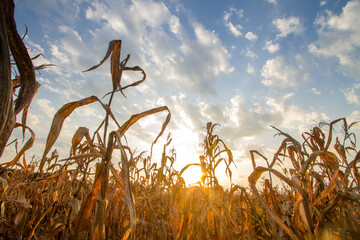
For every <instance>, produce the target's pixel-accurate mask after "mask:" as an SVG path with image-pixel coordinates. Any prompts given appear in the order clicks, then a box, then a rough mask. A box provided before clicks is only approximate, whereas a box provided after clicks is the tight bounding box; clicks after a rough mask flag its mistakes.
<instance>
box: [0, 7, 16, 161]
mask: <svg viewBox="0 0 360 240" xmlns="http://www.w3.org/2000/svg"><path fill="white" fill-rule="evenodd" d="M2 5H5V1H1V3H0V11H2V7H3V6H2ZM0 79H1V80H0V157H1V155H2V153H3V151H4V148H5V146H6V142H7V140H8V139H9V137H10V135H11V132H12V130H13V128H14V125H15V115H14V106H13V88H12V83H11V72H10V55H9V49H8V38H7V33H6V25H5V20H4V14H2V13H1V14H0Z"/></svg>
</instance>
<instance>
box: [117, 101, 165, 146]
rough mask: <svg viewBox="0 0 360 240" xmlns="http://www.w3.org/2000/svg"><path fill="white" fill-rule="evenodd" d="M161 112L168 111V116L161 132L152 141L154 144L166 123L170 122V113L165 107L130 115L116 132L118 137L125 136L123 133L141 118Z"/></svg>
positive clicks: (163, 129)
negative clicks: (118, 134)
mask: <svg viewBox="0 0 360 240" xmlns="http://www.w3.org/2000/svg"><path fill="white" fill-rule="evenodd" d="M162 111H168V115H167V116H166V119H165V121H164V123H163V125H162V128H161V131H160V133H159V134H158V136H157V137H156V139H155V140H154V143H156V141H157V140H158V139H159V137H160V136H161V135H162V134H163V133H164V131H165V128H166V126H167V125H168V123H169V122H170V119H171V113H170V110H169V108H168V107H167V106H163V107H158V108H153V109H150V110H147V111H145V112H142V113H138V114H135V115H132V116H131V117H130V119H129V120H127V121H126V122H125V123H124V124H123V125H122V126H121V127H120V128H119V129H118V130H117V132H119V133H120V136H123V135H124V134H125V132H126V131H127V130H128V129H129V128H130V127H131V126H132V125H133V124H134V123H136V122H137V121H138V120H140V119H141V118H143V117H146V116H149V115H152V114H155V113H158V112H162Z"/></svg>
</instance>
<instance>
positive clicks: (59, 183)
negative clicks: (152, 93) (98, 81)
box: [0, 40, 360, 239]
mask: <svg viewBox="0 0 360 240" xmlns="http://www.w3.org/2000/svg"><path fill="white" fill-rule="evenodd" d="M120 53H121V41H118V40H116V41H112V42H110V44H109V48H108V51H107V53H106V55H105V57H104V59H103V60H102V61H101V62H100V63H99V64H98V65H95V66H94V67H92V68H90V69H89V70H88V71H91V70H94V69H96V68H97V67H98V66H100V65H101V64H103V63H104V62H105V61H106V60H107V58H109V57H110V59H111V64H110V68H111V75H112V83H113V89H112V91H111V92H109V93H108V94H107V96H108V98H109V100H108V103H103V102H102V100H100V99H99V98H98V97H96V96H91V97H88V98H85V99H81V100H79V101H74V102H71V103H67V104H65V105H64V106H63V107H61V108H60V109H59V110H58V111H57V113H56V114H55V116H54V118H53V122H52V125H51V129H50V132H49V135H48V138H47V141H46V146H45V150H44V153H43V156H42V158H41V159H40V160H38V161H36V160H34V159H33V160H32V161H30V162H28V161H27V160H26V158H25V154H24V153H25V152H26V151H27V150H28V149H29V148H31V147H32V145H33V142H34V139H35V133H34V132H33V131H32V130H31V129H30V128H28V127H27V126H26V121H24V120H23V122H22V124H20V123H17V124H16V125H14V127H22V128H23V130H24V131H29V132H30V134H31V137H30V139H28V140H27V142H26V143H25V144H24V146H23V148H22V149H21V150H20V151H19V152H18V154H17V155H16V156H15V157H14V159H12V160H10V161H8V162H7V163H5V164H2V166H1V169H0V214H1V216H0V239H358V236H360V232H359V229H360V216H359V212H360V211H359V210H360V209H359V202H360V195H359V181H360V175H359V172H358V166H359V161H360V160H359V159H360V153H359V151H358V150H357V149H356V136H355V134H354V133H352V132H351V131H352V128H353V127H354V124H350V125H348V124H347V121H346V119H338V120H335V121H333V122H331V123H330V124H323V123H322V124H320V125H319V126H316V127H314V128H313V129H311V130H310V131H309V132H305V133H303V135H302V136H303V139H302V143H300V142H298V141H297V140H295V139H294V138H293V137H291V136H290V135H288V134H286V133H284V132H282V131H281V130H278V129H276V128H275V129H276V130H277V131H278V134H279V135H281V136H282V137H284V140H283V142H282V143H281V145H280V147H279V149H278V151H277V152H276V153H275V154H274V156H273V158H272V160H271V161H269V160H268V158H266V157H265V156H263V155H262V154H261V153H259V152H257V151H256V150H254V151H250V155H249V156H250V157H251V158H250V159H251V161H252V163H253V167H254V171H253V172H252V173H251V175H250V176H249V184H250V188H244V187H241V186H238V185H232V186H231V187H230V188H229V189H223V188H222V187H221V186H220V185H219V183H218V180H217V177H216V175H215V169H216V168H217V167H218V166H219V164H220V163H224V164H225V166H226V174H227V176H228V177H229V178H230V179H231V177H232V172H231V170H230V166H231V165H232V164H234V159H233V155H232V152H231V150H230V149H229V148H228V147H227V145H226V144H225V142H224V141H223V140H222V139H221V138H220V137H219V136H218V135H216V134H215V127H216V126H217V124H212V123H208V124H207V126H206V131H207V132H206V137H205V139H204V144H203V146H204V153H203V155H201V156H200V158H199V159H200V162H199V163H193V164H189V165H187V166H185V167H184V168H183V169H182V170H181V171H176V170H175V169H174V168H173V164H174V162H175V161H176V153H175V150H174V149H171V150H168V147H169V145H170V143H171V137H170V135H169V136H168V138H167V141H166V144H165V145H164V148H163V154H162V159H161V160H160V161H159V162H160V164H159V165H158V164H156V163H155V162H157V161H154V159H152V157H151V154H150V156H146V155H145V154H143V153H141V154H139V155H135V153H134V152H133V151H132V150H131V149H130V147H128V146H126V145H125V144H123V142H124V135H125V133H126V132H127V130H128V129H129V128H130V127H131V126H132V125H133V124H134V123H136V122H137V121H138V120H140V119H142V118H144V117H146V116H149V115H152V114H155V113H158V112H163V111H167V112H168V115H167V117H166V119H165V120H164V123H163V126H162V128H161V129H160V131H159V134H158V136H157V137H156V139H155V140H154V142H153V144H154V143H156V141H157V140H158V138H159V137H160V136H161V135H162V134H163V132H164V130H165V128H166V126H167V124H168V123H169V121H170V116H171V115H170V111H169V109H168V108H167V107H166V106H163V107H159V108H155V109H151V110H148V111H145V112H142V113H139V114H134V115H133V116H132V117H131V118H130V119H129V120H128V121H126V122H125V123H123V124H120V123H118V121H117V120H116V117H115V115H114V114H113V112H112V111H111V105H112V100H113V97H114V96H115V93H117V92H121V93H122V94H123V95H124V90H126V89H127V88H129V87H135V86H137V85H139V84H141V83H142V82H143V81H144V80H145V79H146V74H145V72H144V71H143V70H142V69H141V68H140V67H138V66H135V67H128V66H127V62H128V60H129V58H130V55H127V57H126V58H125V59H124V60H122V61H121V60H120ZM16 63H17V62H16ZM17 67H18V68H21V66H20V65H17ZM126 71H138V72H139V73H141V75H142V79H141V80H139V81H135V82H134V83H132V84H130V85H127V86H122V85H121V78H122V74H123V73H125V72H126ZM21 81H22V79H20V83H21ZM30 102H31V101H30ZM93 103H99V104H100V105H101V106H102V107H103V109H104V112H105V113H104V121H103V122H102V123H101V124H100V126H99V127H98V128H97V129H96V130H95V131H94V133H92V136H91V135H90V130H89V129H88V128H86V127H80V128H79V129H78V130H77V131H76V132H75V133H74V136H73V139H72V146H71V149H70V155H69V157H68V158H66V159H59V155H58V154H57V152H56V150H54V151H52V153H51V154H50V156H49V153H50V152H51V149H52V146H53V145H54V143H55V142H56V140H57V138H58V136H59V134H60V132H61V128H62V124H63V122H64V120H65V119H66V118H67V117H68V116H70V115H71V113H72V112H73V111H74V110H75V109H77V108H80V107H82V106H84V105H88V104H93ZM28 104H30V103H28ZM27 106H28V105H27ZM14 109H16V105H15V107H14ZM15 114H17V113H16V111H15ZM25 115H26V113H25ZM25 118H26V116H25ZM23 119H24V118H23ZM110 121H113V122H114V125H115V126H116V129H114V130H110V129H109V126H110V124H109V122H110ZM340 124H341V125H340ZM338 125H340V126H341V127H342V132H343V134H342V136H343V139H339V137H336V138H335V140H334V139H333V138H334V137H333V132H334V128H335V126H338ZM338 135H339V134H338ZM1 137H2V138H4V137H3V135H1ZM6 140H7V139H5V140H4V139H2V141H5V142H6ZM331 144H333V148H332V147H331ZM115 151H117V152H118V153H119V154H118V155H119V156H121V157H120V159H117V158H116V157H115V155H114V152H115ZM256 158H260V160H261V161H262V162H264V161H265V162H266V167H261V166H257V165H258V164H257V162H256ZM250 159H249V160H250ZM115 164H118V166H114V165H115ZM193 166H200V167H201V169H202V172H203V177H202V179H201V180H202V181H201V182H199V184H198V185H197V186H192V187H186V186H185V182H184V179H183V178H182V174H183V173H184V172H185V171H186V170H187V169H189V168H191V167H193ZM264 173H268V174H267V175H266V177H264V176H265V174H264ZM263 175H264V176H263ZM261 176H263V177H264V178H263V180H262V181H260V182H259V181H258V180H259V179H260V177H261ZM276 179H277V180H276ZM279 186H282V188H281V189H279Z"/></svg>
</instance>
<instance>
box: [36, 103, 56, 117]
mask: <svg viewBox="0 0 360 240" xmlns="http://www.w3.org/2000/svg"><path fill="white" fill-rule="evenodd" d="M36 104H37V105H38V106H39V108H40V109H41V110H42V111H43V113H44V114H45V115H46V116H47V117H48V118H50V119H52V118H53V117H54V115H55V113H56V109H55V108H54V107H53V106H52V105H51V102H50V101H49V100H47V99H43V98H41V99H37V100H36Z"/></svg>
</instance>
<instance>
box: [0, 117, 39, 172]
mask: <svg viewBox="0 0 360 240" xmlns="http://www.w3.org/2000/svg"><path fill="white" fill-rule="evenodd" d="M16 127H23V128H24V129H25V128H27V129H29V131H30V133H31V137H30V139H29V140H27V142H26V143H25V144H24V146H23V147H22V148H21V150H20V151H19V152H18V154H16V156H15V158H14V159H13V160H12V161H10V162H8V163H7V164H6V166H5V167H4V168H3V170H5V169H7V168H10V167H12V166H14V165H15V164H16V163H17V162H18V161H19V159H20V157H21V156H22V155H23V154H24V153H25V152H26V151H27V150H28V149H30V148H31V147H32V146H33V145H34V142H35V133H34V132H33V130H31V128H29V127H27V126H24V125H22V124H20V123H16V125H15V128H16ZM3 170H2V171H3Z"/></svg>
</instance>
